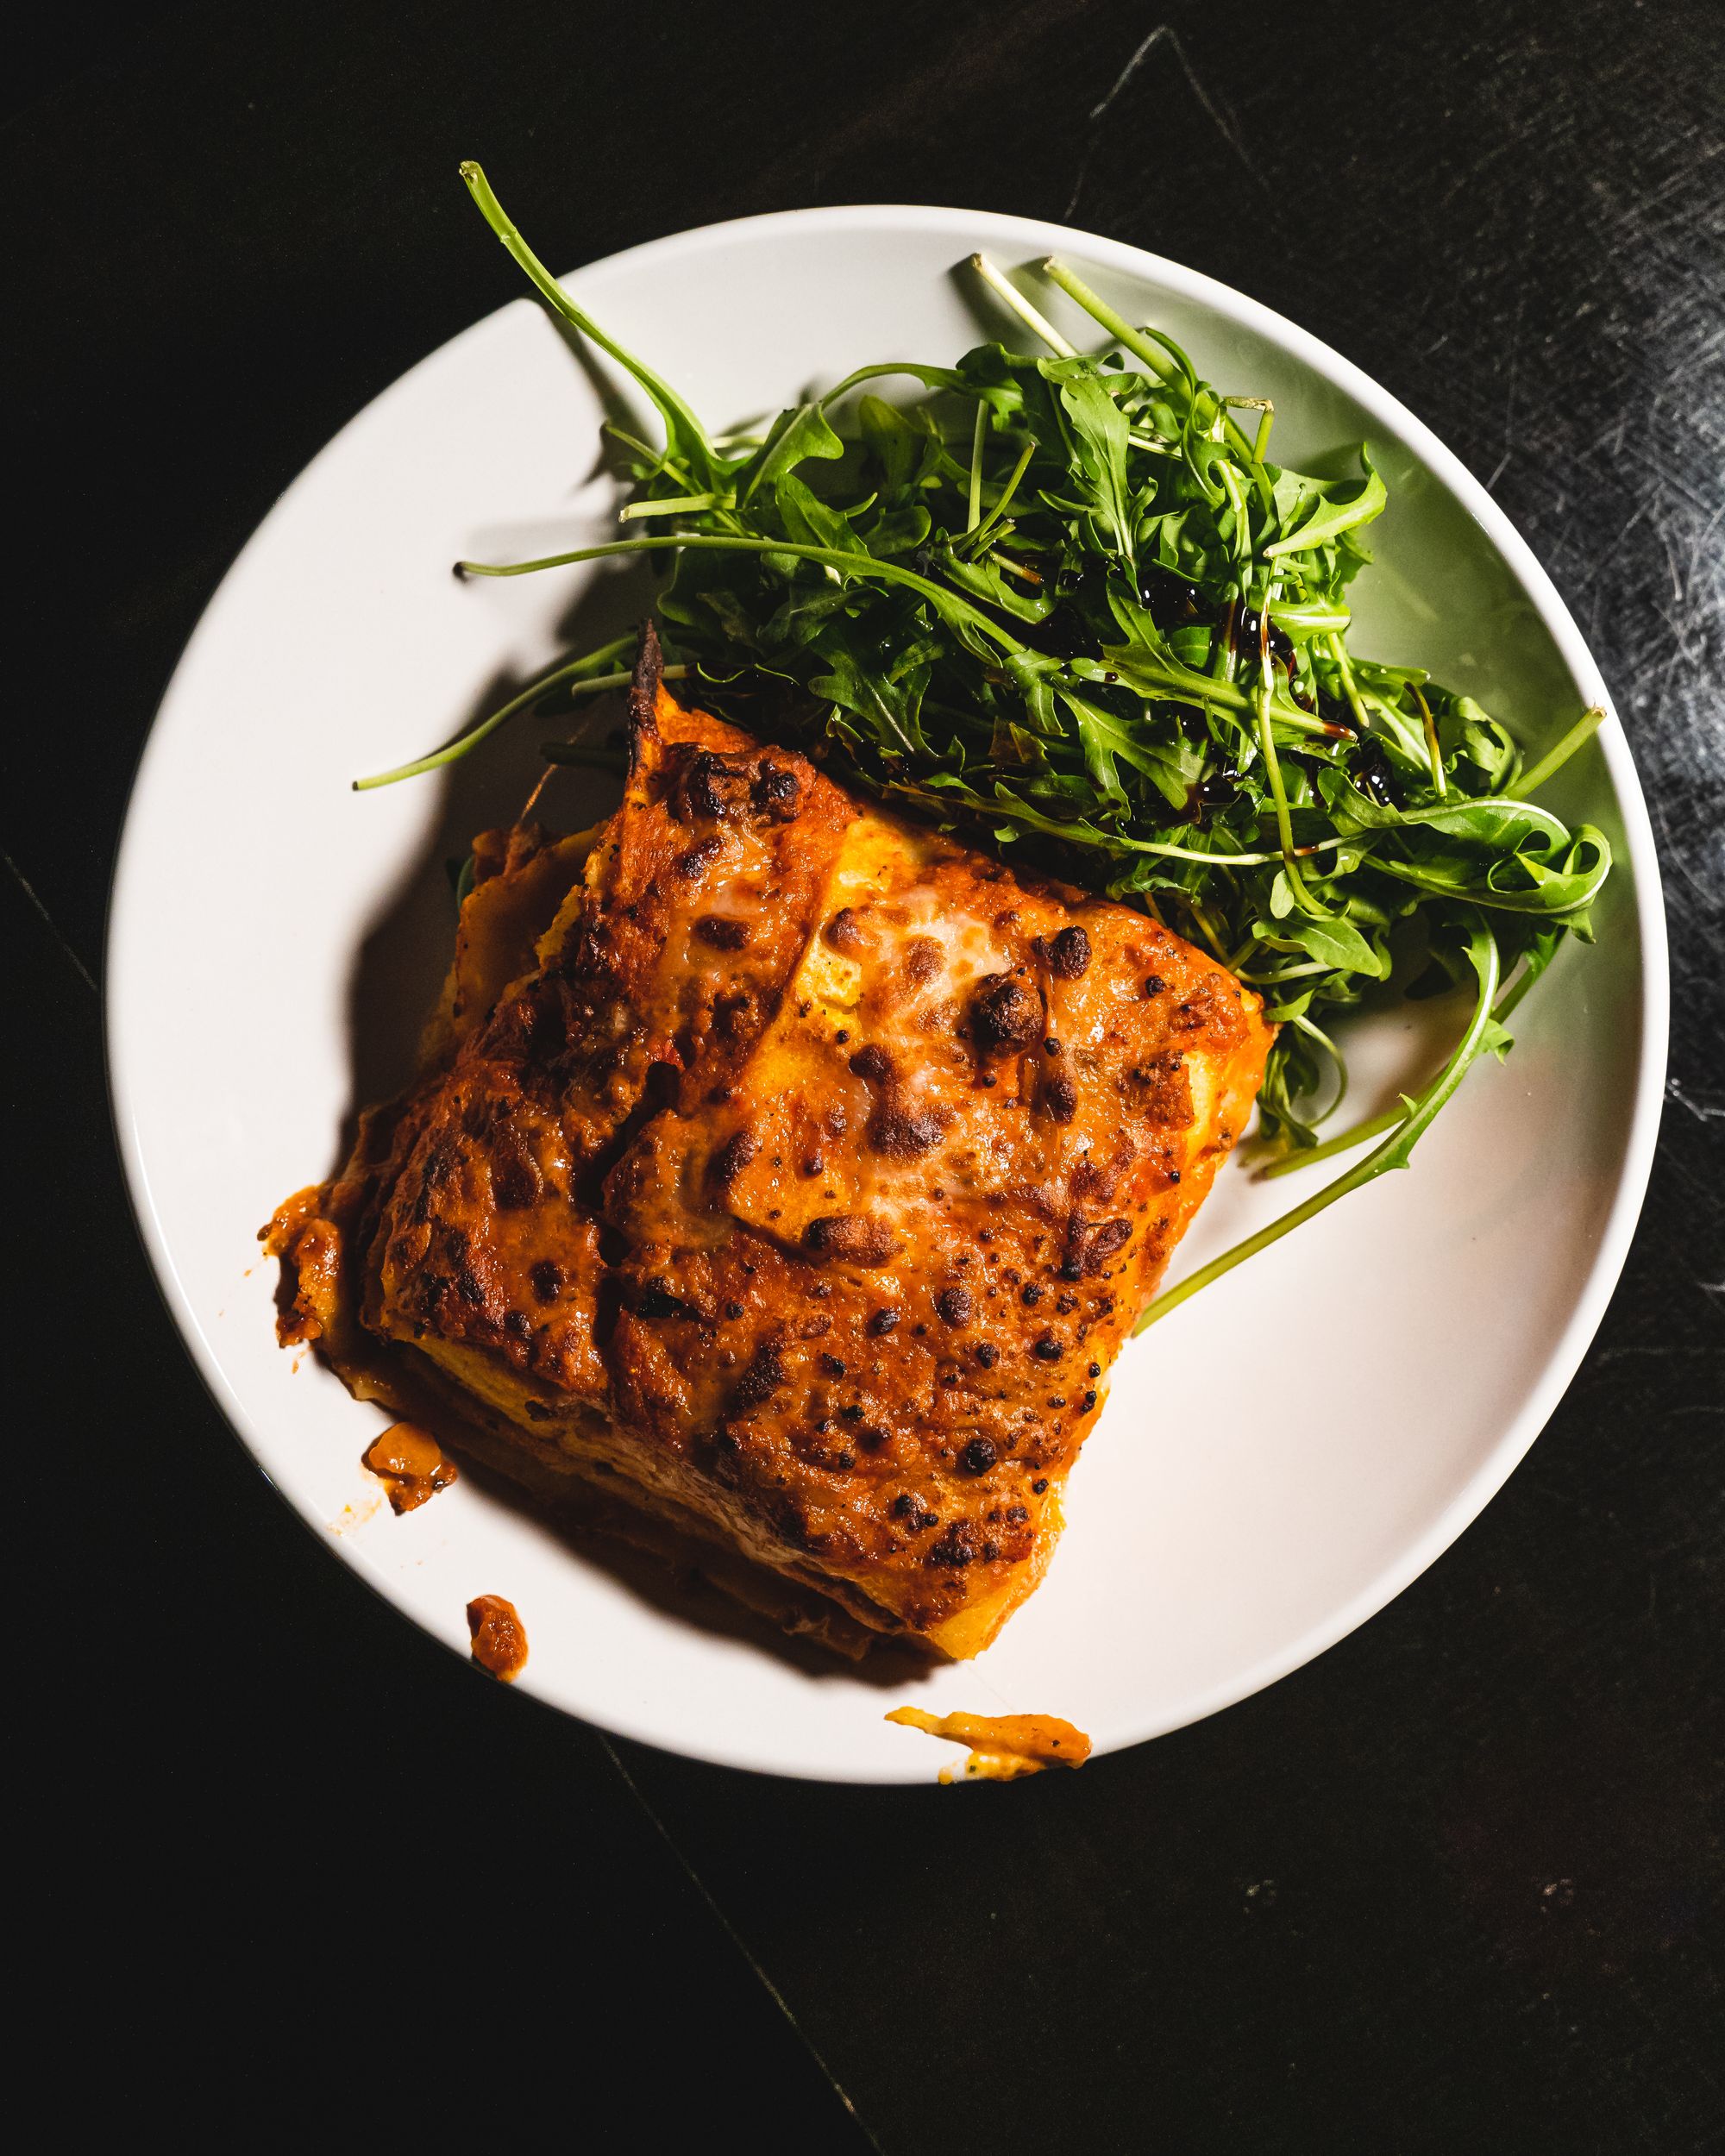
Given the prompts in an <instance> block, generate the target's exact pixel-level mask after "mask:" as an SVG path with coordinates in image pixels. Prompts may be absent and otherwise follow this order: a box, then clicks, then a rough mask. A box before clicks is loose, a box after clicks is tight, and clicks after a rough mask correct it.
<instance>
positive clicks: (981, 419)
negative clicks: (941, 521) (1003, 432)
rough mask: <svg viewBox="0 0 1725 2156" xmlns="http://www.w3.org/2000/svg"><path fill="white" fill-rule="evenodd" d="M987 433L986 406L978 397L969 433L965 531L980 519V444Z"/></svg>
mask: <svg viewBox="0 0 1725 2156" xmlns="http://www.w3.org/2000/svg"><path fill="white" fill-rule="evenodd" d="M987 439H988V406H987V404H984V403H983V401H982V398H980V397H979V398H977V400H976V423H975V427H974V428H973V429H972V430H971V435H970V506H969V515H968V516H967V517H966V518H965V523H964V529H965V530H966V531H975V529H976V527H977V525H978V524H980V523H982V444H983V442H985V441H986V440H987Z"/></svg>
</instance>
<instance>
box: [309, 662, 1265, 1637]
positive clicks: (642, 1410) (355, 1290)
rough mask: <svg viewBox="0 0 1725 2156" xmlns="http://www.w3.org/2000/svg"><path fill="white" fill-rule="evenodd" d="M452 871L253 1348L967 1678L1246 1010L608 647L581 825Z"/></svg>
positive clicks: (1208, 1158)
mask: <svg viewBox="0 0 1725 2156" xmlns="http://www.w3.org/2000/svg"><path fill="white" fill-rule="evenodd" d="M476 865H477V874H476V879H475V882H474V888H473V891H472V893H471V895H470V896H469V897H468V898H467V901H466V903H465V906H464V907H463V910H462V915H461V929H460V934H459V938H458V945H457V951H456V960H455V968H454V971H453V974H452V976H451V981H450V987H449V991H448V993H446V996H445V999H444V1002H443V1006H442V1010H441V1012H440V1013H439V1015H438V1018H437V1019H436V1021H435V1022H434V1025H433V1027H432V1030H431V1032H430V1036H429V1037H428V1043H427V1050H426V1060H425V1067H424V1069H423V1073H422V1075H421V1077H420V1079H419V1081H417V1084H416V1085H415V1086H414V1087H412V1088H411V1090H410V1092H409V1093H408V1094H406V1095H405V1097H404V1098H403V1099H402V1100H399V1101H398V1102H395V1103H393V1104H392V1105H391V1106H389V1107H387V1108H385V1109H382V1110H379V1111H375V1112H373V1113H372V1115H370V1116H369V1117H368V1118H367V1119H366V1121H365V1123H364V1125H363V1126H362V1131H361V1139H360V1144H359V1146H358V1149H357V1150H356V1152H355V1155H354V1160H353V1161H352V1162H351V1163H349V1165H348V1169H346V1170H345V1171H344V1173H343V1175H342V1176H341V1177H340V1178H338V1179H337V1180H336V1181H335V1182H334V1183H333V1184H331V1185H329V1186H327V1187H326V1188H324V1189H323V1190H321V1191H314V1192H311V1193H307V1194H304V1195H303V1196H302V1198H301V1199H300V1200H294V1201H291V1203H290V1205H289V1206H287V1207H285V1208H284V1209H283V1213H281V1214H280V1215H279V1216H278V1219H277V1221H276V1223H275V1224H273V1231H272V1235H273V1241H272V1247H273V1248H274V1249H276V1250H279V1253H280V1255H281V1256H282V1257H283V1259H284V1264H285V1278H284V1309H285V1317H284V1330H285V1333H286V1334H287V1335H288V1336H290V1337H294V1338H317V1339H318V1340H319V1341H320V1344H321V1345H322V1347H323V1350H324V1351H325V1352H326V1353H328V1354H329V1357H330V1359H331V1360H332V1361H333V1362H334V1363H336V1367H337V1368H338V1369H341V1370H342V1373H343V1375H344V1376H347V1377H348V1381H349V1382H350V1383H353V1384H354V1387H355V1389H358V1390H361V1391H366V1392H368V1393H371V1394H373V1395H378V1396H381V1397H383V1398H385V1399H386V1400H388V1401H391V1402H392V1403H393V1404H397V1405H398V1406H400V1407H403V1409H404V1411H405V1412H412V1411H414V1409H415V1408H416V1407H418V1406H420V1405H421V1404H422V1403H423V1402H425V1401H431V1402H434V1403H435V1404H436V1406H437V1407H439V1408H441V1409H442V1411H444V1412H445V1413H449V1412H453V1413H455V1415H456V1416H458V1417H459V1418H460V1420H461V1425H462V1429H461V1431H460V1432H455V1442H456V1443H457V1444H458V1445H459V1444H461V1443H462V1442H464V1441H465V1442H466V1443H467V1445H469V1447H470V1449H471V1448H477V1449H478V1450H479V1451H480V1452H481V1453H482V1454H483V1455H484V1456H485V1457H487V1458H489V1459H491V1460H492V1461H493V1462H495V1463H498V1464H499V1465H502V1466H504V1467H505V1468H507V1469H508V1470H510V1471H511V1472H513V1473H515V1474H516V1475H517V1476H519V1477H520V1478H521V1479H523V1480H524V1481H526V1482H528V1483H529V1484H530V1486H531V1487H533V1488H534V1489H537V1490H540V1491H551V1492H563V1493H568V1494H569V1495H576V1494H579V1503H580V1509H582V1510H584V1511H585V1513H586V1516H587V1517H588V1518H589V1519H590V1520H592V1521H593V1524H595V1525H596V1526H599V1527H601V1528H603V1529H607V1530H609V1531H611V1532H622V1533H624V1534H626V1535H632V1536H633V1537H634V1538H635V1539H644V1540H646V1541H648V1542H649V1543H651V1544H655V1545H658V1546H662V1547H670V1548H674V1549H676V1550H678V1551H681V1552H682V1553H683V1554H684V1555H685V1556H686V1557H690V1558H692V1559H693V1562H694V1563H695V1564H697V1565H698V1566H699V1570H701V1571H703V1572H704V1573H706V1574H707V1575H708V1576H711V1577H712V1578H714V1579H716V1580H717V1581H718V1583H720V1584H722V1585H724V1586H726V1587H728V1588H729V1589H731V1591H733V1592H734V1593H737V1594H738V1595H741V1597H742V1598H743V1600H745V1601H751V1602H753V1603H755V1604H756V1606H757V1607H759V1608H765V1609H768V1610H769V1611H771V1613H772V1614H774V1615H775V1616H776V1617H777V1618H779V1619H780V1620H781V1621H783V1622H786V1623H787V1624H790V1625H793V1626H799V1627H801V1628H805V1629H813V1630H817V1631H820V1632H823V1633H825V1635H826V1636H827V1637H828V1638H829V1639H831V1641H832V1642H833V1643H834V1644H837V1645H842V1646H846V1647H849V1648H850V1649H851V1650H852V1651H856V1650H857V1649H859V1648H860V1647H861V1646H862V1645H866V1644H867V1643H868V1642H869V1640H871V1639H876V1638H879V1637H880V1636H881V1635H894V1636H897V1637H899V1638H901V1639H911V1640H913V1641H916V1642H919V1643H923V1644H925V1645H927V1646H928V1647H930V1648H932V1649H934V1650H937V1651H940V1652H943V1653H944V1654H947V1655H950V1656H955V1657H964V1656H969V1655H974V1654H975V1653H977V1652H979V1651H981V1650H982V1648H983V1647H985V1646H987V1645H988V1642H989V1641H990V1640H991V1639H993V1638H994V1635H995V1633H997V1632H998V1631H999V1630H1000V1626H1001V1625H1002V1624H1003V1623H1004V1622H1005V1621H1006V1619H1007V1616H1008V1615H1009V1614H1011V1612H1012V1611H1013V1608H1016V1606H1017V1605H1018V1604H1019V1602H1021V1601H1023V1600H1024V1598H1025V1597H1026V1595H1028V1594H1029V1593H1030V1592H1031V1591H1032V1589H1033V1588H1034V1587H1035V1585H1036V1583H1037V1582H1038V1579H1039V1578H1040V1576H1041V1575H1042V1573H1043V1570H1044V1568H1045V1566H1046V1564H1047V1563H1048V1559H1049V1556H1050V1554H1051V1551H1052V1549H1053V1546H1054V1543H1055V1540H1056V1538H1057V1534H1058V1532H1059V1527H1060V1498H1061V1490H1062V1487H1063V1483H1064V1481H1065V1478H1066V1475H1067V1473H1068V1471H1069V1469H1070V1467H1071V1465H1072V1463H1073V1461H1074V1460H1075V1459H1076V1457H1077V1453H1078V1449H1079V1446H1080V1445H1082V1443H1083V1440H1084V1438H1085V1436H1086V1434H1087V1433H1088V1431H1089V1428H1090V1426H1091V1425H1092V1423H1093V1422H1094V1421H1095V1417H1096V1414H1097V1412H1098V1409H1099V1407H1100V1405H1101V1399H1102V1395H1103V1392H1104V1390H1105V1388H1106V1383H1107V1374H1108V1371H1109V1369H1110V1367H1111V1365H1112V1364H1113V1359H1114V1357H1115V1356H1116V1355H1117V1354H1118V1353H1119V1351H1120V1347H1121V1344H1123V1342H1124V1341H1125V1339H1126V1337H1127V1336H1128V1334H1129V1332H1130V1331H1131V1328H1132V1323H1133V1321H1134V1319H1136V1317H1137V1316H1138V1312H1139V1311H1140V1310H1141V1308H1142V1307H1143V1306H1144V1304H1145V1300H1146V1299H1147V1298H1148V1297H1149V1295H1150V1294H1151V1291H1152V1290H1153V1288H1154V1287H1155V1285H1156V1283H1157V1280H1158V1279H1159V1278H1160V1276H1161V1274H1162V1271H1163V1269H1164V1266H1165V1264H1166V1263H1167V1261H1168V1257H1169V1253H1170V1250H1172V1249H1173V1247H1174V1244H1176V1242H1177V1241H1178V1239H1179V1238H1180V1235H1181V1233H1182V1231H1183V1230H1184V1228H1185V1226H1186V1225H1187V1223H1188V1221H1189V1219H1191V1217H1192V1214H1193V1213H1194V1212H1195V1210H1196V1208H1197V1206H1199V1205H1200V1204H1201V1202H1202V1200H1203V1198H1204V1195H1205V1193H1206V1192H1207V1191H1208V1188H1209V1186H1210V1181H1211V1179H1212V1177H1213V1176H1214V1174H1215V1171H1216V1169H1217V1166H1218V1165H1219V1163H1220V1162H1221V1161H1222V1160H1223V1159H1225V1158H1226V1155H1227V1153H1228V1150H1229V1149H1230V1147H1231V1146H1232V1145H1233V1143H1234V1141H1235V1140H1236V1138H1238V1137H1239V1134H1240V1132H1241V1131H1242V1130H1243V1129H1244V1127H1245V1123H1246V1120H1247V1118H1248V1116H1249V1115H1250V1112H1251V1105H1252V1100H1253V1097H1254V1095H1255V1094H1256V1092H1257V1089H1258V1083H1259V1081H1260V1079H1261V1077H1262V1075H1263V1069H1264V1054H1265V1050H1266V1049H1267V1047H1268V1045H1269V1042H1270V1030H1269V1028H1268V1027H1267V1026H1266V1025H1265V1024H1264V1020H1263V1018H1262V1017H1261V1015H1260V1007H1259V1004H1258V999H1257V998H1256V997H1255V996H1253V995H1252V994H1251V992H1250V991H1249V990H1247V989H1245V988H1243V987H1241V985H1240V984H1239V981H1236V980H1235V979H1234V978H1233V975H1230V974H1229V973H1228V972H1226V970H1225V969H1224V968H1222V967H1220V966H1219V965H1217V964H1215V963H1214V962H1213V961H1212V960H1210V959H1208V958H1207V957H1205V956H1203V955H1202V954H1201V953H1200V952H1199V951H1197V950H1194V949H1193V948H1192V947H1191V946H1190V945H1189V944H1188V943H1183V942H1182V941H1181V939H1180V938H1179V937H1176V936H1174V935H1171V934H1170V933H1169V932H1168V931H1166V930H1165V929H1164V928H1162V927H1161V926H1159V925H1158V924H1157V923H1156V922H1155V921H1153V920H1151V919H1149V918H1146V917H1145V915H1143V914H1141V913H1138V912H1133V911H1132V910H1130V909H1128V908H1127V907H1125V906H1117V905H1113V904H1110V903H1108V902H1107V901H1105V900H1101V899H1095V898H1093V897H1089V896H1088V895H1086V894H1085V893H1082V892H1079V891H1077V890H1075V889H1073V888H1071V887H1069V886H1066V885H1063V884H1061V883H1057V882H1055V881H1051V880H1048V879H1046V878H1044V877H1041V876H1038V875H1035V874H1030V873H1027V872H1025V871H1021V870H1016V869H1013V868H1007V867H1006V866H1004V865H1003V864H1001V863H1000V862H997V861H994V860H992V859H990V858H989V857H988V856H985V855H982V854H980V853H976V852H974V851H972V850H970V849H968V848H966V847H964V846H963V845H960V844H958V843H956V842H955V841H954V840H952V839H951V838H950V837H944V836H942V835H941V834H940V833H938V832H937V831H934V830H929V829H926V828H925V827H923V826H921V825H918V824H912V823H909V822H906V821H904V820H901V819H900V818H896V817H894V816H893V815H891V814H889V813H888V812H885V811H884V810H881V809H880V808H877V807H875V806H873V805H869V804H867V803H864V802H862V801H860V800H857V799H852V798H851V797H850V796H849V795H847V794H846V793H844V792H842V791H841V790H840V788H839V787H837V786H835V785H834V784H833V783H832V781H831V780H829V779H828V778H826V777H825V776H824V775H823V774H821V773H820V772H819V770H817V769H816V768H814V766H813V765H812V764H811V763H809V762H808V761H806V759H805V758H803V757H802V756H800V755H796V754H794V753H793V752H792V751H790V750H788V749H782V748H776V747H770V746H767V745H764V744H762V743H757V742H756V741H754V740H751V739H750V738H749V737H748V736H745V735H743V734H742V733H740V732H738V731H737V730H736V729H734V728H733V727H731V726H729V725H726V724H724V723H722V722H721V721H719V720H718V719H716V718H712V717H709V716H708V715H707V714H706V713H705V712H701V711H689V710H685V709H683V708H681V706H680V705H678V704H677V703H676V702H675V701H674V699H673V698H672V697H671V695H670V694H669V693H668V691H667V690H666V688H665V687H664V686H663V683H662V680H661V678H660V670H659V667H658V657H657V646H656V643H655V640H654V638H653V636H652V633H651V631H650V630H649V631H648V632H647V635H646V636H645V638H644V640H643V656H642V662H641V665H640V667H639V669H638V670H637V680H636V684H635V687H634V690H633V692H632V693H631V699H630V773H629V777H628V780H627V786H626V792H625V798H624V802H623V805H622V806H621V808H620V809H619V810H618V812H617V813H616V815H615V816H614V817H613V818H612V819H611V821H610V822H609V823H608V824H605V825H603V826H602V827H600V828H599V830H597V831H596V832H593V833H591V834H588V835H586V837H581V838H579V839H568V838H566V839H561V840H555V839H552V838H550V837H548V836H547V835H545V834H543V833H542V832H540V831H538V830H534V829H531V828H525V827H524V828H517V830H513V831H511V832H509V833H506V834H493V835H492V836H491V837H488V838H487V839H486V840H485V841H482V842H481V843H480V846H479V848H478V849H476ZM443 1426H444V1427H445V1428H447V1427H448V1423H447V1421H446V1422H445V1424H444V1425H443Z"/></svg>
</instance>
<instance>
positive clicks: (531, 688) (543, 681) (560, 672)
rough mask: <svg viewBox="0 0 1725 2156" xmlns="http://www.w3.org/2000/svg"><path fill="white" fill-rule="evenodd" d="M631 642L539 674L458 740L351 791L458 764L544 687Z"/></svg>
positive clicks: (575, 675) (577, 675) (624, 639)
mask: <svg viewBox="0 0 1725 2156" xmlns="http://www.w3.org/2000/svg"><path fill="white" fill-rule="evenodd" d="M634 645H635V639H634V637H633V636H618V637H617V638H616V639H615V640H614V641H613V642H611V643H608V644H601V645H600V646H599V649H598V650H597V651H590V652H588V653H587V655H586V657H585V658H583V659H572V660H570V661H568V662H567V663H566V664H565V665H563V666H561V667H555V668H554V669H553V671H552V672H551V673H549V674H542V675H541V677H540V678H539V680H536V681H532V682H530V683H529V684H528V686H526V687H525V688H524V689H523V690H522V692H521V693H520V694H519V695H518V696H512V697H511V699H509V701H508V703H507V704H505V705H504V706H503V707H502V709H501V710H500V711H493V712H492V715H491V717H490V718H485V719H481V720H480V723H479V724H478V725H477V726H475V727H474V728H473V729H472V730H471V731H470V732H467V733H465V734H463V735H462V736H461V738H460V739H459V740H457V741H452V742H451V743H449V747H448V748H447V749H434V750H433V751H432V753H431V755H429V756H420V757H418V758H417V759H416V760H415V761H413V762H412V763H403V764H398V765H397V766H396V768H395V769H394V770H393V771H380V772H379V773H378V774H376V776H375V777H374V778H370V779H355V780H354V782H353V787H354V793H372V792H373V790H374V789H375V788H376V787H380V786H393V785H394V784H395V783H396V781H397V780H398V779H417V778H420V777H422V776H423V774H424V773H426V772H428V771H441V770H442V768H443V767H444V765H445V764H450V763H459V762H460V761H461V758H462V757H463V756H465V755H468V754H470V753H471V751H473V750H474V749H477V748H478V747H479V745H480V743H481V742H482V741H484V740H485V739H486V737H487V736H489V735H492V734H494V733H495V732H496V731H497V730H498V728H499V726H501V725H502V724H504V722H505V719H511V718H514V716H515V714H516V713H517V711H525V710H526V709H527V708H528V706H529V705H532V704H536V703H537V702H538V701H539V699H540V698H541V697H542V696H543V695H544V693H545V692H546V691H547V689H554V688H555V687H556V686H557V684H558V682H560V681H574V680H580V679H581V678H582V677H583V676H584V675H586V674H588V673H589V672H590V671H591V669H592V668H593V667H596V666H603V665H605V664H606V663H607V662H608V661H611V660H612V659H615V658H618V657H620V656H621V655H622V654H623V653H624V652H625V651H630V650H632V649H634ZM615 678H616V679H618V680H628V678H629V677H628V676H627V674H623V675H619V676H617V677H615ZM595 686H599V684H595Z"/></svg>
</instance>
